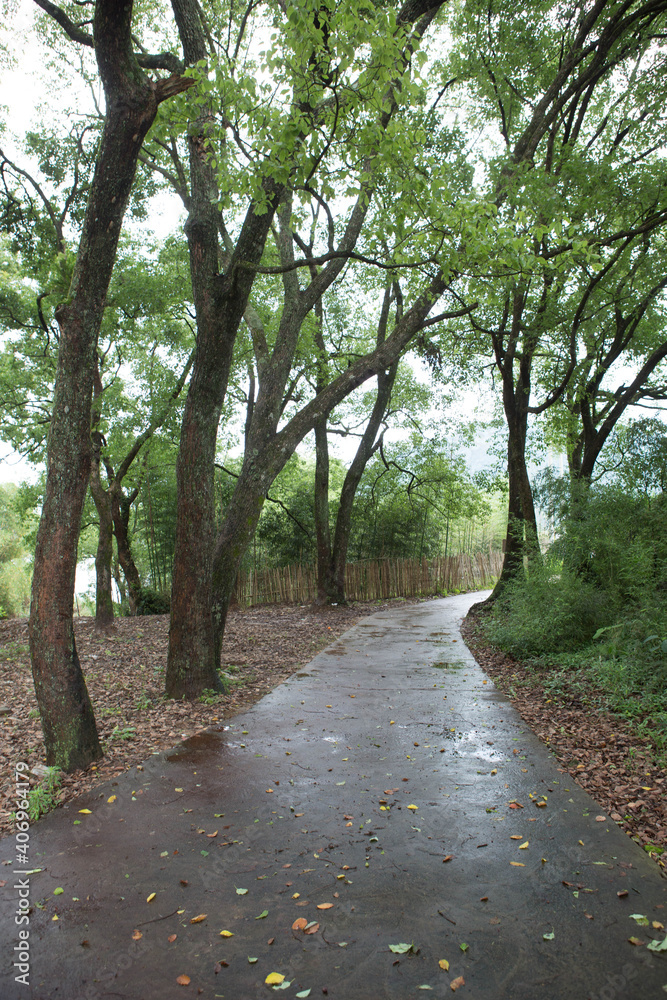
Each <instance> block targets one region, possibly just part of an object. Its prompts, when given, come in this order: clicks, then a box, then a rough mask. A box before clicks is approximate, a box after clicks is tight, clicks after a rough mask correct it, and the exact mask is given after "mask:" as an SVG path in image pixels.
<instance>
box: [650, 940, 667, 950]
mask: <svg viewBox="0 0 667 1000" xmlns="http://www.w3.org/2000/svg"><path fill="white" fill-rule="evenodd" d="M646 947H647V948H648V950H649V951H667V937H666V938H665V940H664V941H649V943H648V945H647V946H646Z"/></svg>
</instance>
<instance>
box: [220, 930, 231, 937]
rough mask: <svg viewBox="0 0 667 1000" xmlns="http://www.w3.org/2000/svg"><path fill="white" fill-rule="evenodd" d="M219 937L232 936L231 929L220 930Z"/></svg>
mask: <svg viewBox="0 0 667 1000" xmlns="http://www.w3.org/2000/svg"><path fill="white" fill-rule="evenodd" d="M220 937H234V934H233V933H232V931H220Z"/></svg>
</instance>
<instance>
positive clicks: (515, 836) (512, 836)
mask: <svg viewBox="0 0 667 1000" xmlns="http://www.w3.org/2000/svg"><path fill="white" fill-rule="evenodd" d="M521 837H522V834H520V833H512V834H510V840H521Z"/></svg>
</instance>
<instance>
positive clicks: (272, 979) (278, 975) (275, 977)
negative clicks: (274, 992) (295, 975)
mask: <svg viewBox="0 0 667 1000" xmlns="http://www.w3.org/2000/svg"><path fill="white" fill-rule="evenodd" d="M284 979H285V977H284V976H283V974H282V972H269V974H268V976H267V977H266V979H265V980H264V982H265V983H266V985H267V986H277V985H278V984H279V983H282V982H283V981H284Z"/></svg>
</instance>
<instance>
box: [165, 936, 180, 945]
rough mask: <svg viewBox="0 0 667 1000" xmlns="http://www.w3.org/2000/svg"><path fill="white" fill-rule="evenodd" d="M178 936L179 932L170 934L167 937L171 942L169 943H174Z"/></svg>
mask: <svg viewBox="0 0 667 1000" xmlns="http://www.w3.org/2000/svg"><path fill="white" fill-rule="evenodd" d="M177 937H178V934H170V935H169V937H168V938H167V941H168V942H169V944H173V943H174V941H175V940H176V938H177Z"/></svg>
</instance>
